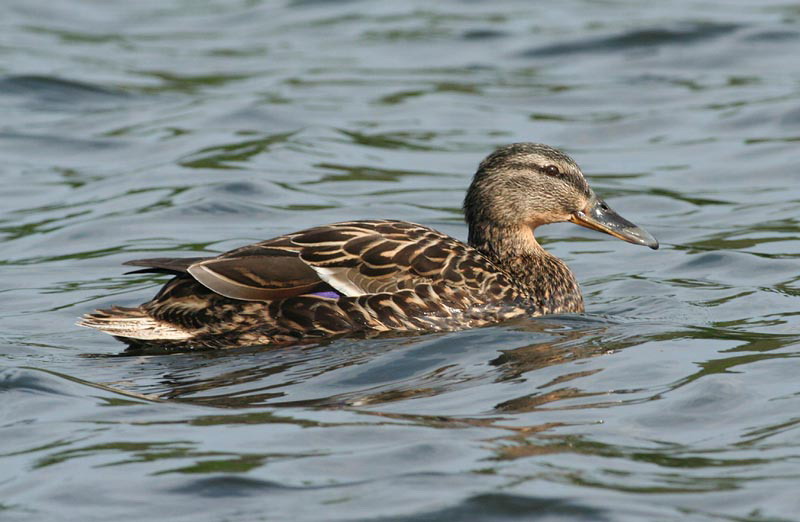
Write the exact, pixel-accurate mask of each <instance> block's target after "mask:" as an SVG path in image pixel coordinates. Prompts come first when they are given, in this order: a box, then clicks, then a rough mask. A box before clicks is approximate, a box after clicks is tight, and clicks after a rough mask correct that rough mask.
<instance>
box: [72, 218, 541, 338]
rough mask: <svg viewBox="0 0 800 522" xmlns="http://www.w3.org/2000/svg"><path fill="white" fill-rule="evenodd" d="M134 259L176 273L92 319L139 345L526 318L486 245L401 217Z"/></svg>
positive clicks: (314, 335) (459, 325) (465, 324)
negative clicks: (142, 296)
mask: <svg viewBox="0 0 800 522" xmlns="http://www.w3.org/2000/svg"><path fill="white" fill-rule="evenodd" d="M128 264H132V265H135V266H143V267H145V268H144V269H143V270H142V271H150V272H165V273H173V274H175V275H176V277H175V278H174V279H173V280H171V281H170V282H168V283H167V284H166V285H165V286H164V287H163V288H162V290H161V291H160V292H159V293H158V295H157V296H156V297H155V298H154V299H153V300H151V301H149V302H147V303H145V304H143V305H142V306H140V307H137V308H112V309H109V310H98V311H96V312H95V313H93V314H89V315H87V316H85V317H84V319H83V322H82V324H83V325H84V326H89V327H93V328H98V329H100V330H103V331H106V332H108V333H111V334H113V335H115V336H117V337H119V338H121V339H122V340H124V341H126V342H128V343H129V344H132V345H139V344H161V345H163V344H168V345H174V346H176V347H192V346H197V347H209V346H214V347H217V346H219V347H221V346H243V345H252V344H274V343H286V342H297V341H300V340H304V339H316V338H321V337H330V336H335V335H342V334H348V333H359V332H361V333H367V334H370V333H380V332H387V331H400V332H402V331H425V330H427V331H436V330H452V329H457V328H465V327H472V326H479V325H482V324H488V323H492V322H496V321H499V320H502V319H506V318H509V317H514V316H518V315H521V314H524V313H526V307H525V305H526V303H525V302H524V299H523V298H522V297H521V295H522V294H521V292H520V291H519V289H518V287H517V286H516V285H515V283H514V282H513V281H511V280H510V278H509V277H508V275H507V274H506V273H505V272H504V271H503V270H502V269H500V268H499V267H497V266H496V265H495V264H494V263H492V262H491V261H490V260H489V259H488V258H486V257H485V256H484V255H482V254H481V253H480V252H478V251H477V250H475V249H474V248H472V247H470V246H468V245H466V244H465V243H463V242H461V241H458V240H456V239H453V238H451V237H449V236H446V235H444V234H442V233H440V232H437V231H435V230H433V229H430V228H428V227H424V226H422V225H417V224H414V223H408V222H403V221H388V220H373V221H350V222H344V223H336V224H332V225H325V226H319V227H314V228H310V229H307V230H303V231H300V232H296V233H293V234H287V235H284V236H280V237H276V238H274V239H271V240H267V241H263V242H260V243H256V244H253V245H248V246H245V247H242V248H239V249H236V250H233V251H230V252H227V253H225V254H222V255H220V256H217V257H214V258H199V259H198V258H195V259H190V260H185V259H183V260H182V259H169V258H159V259H150V260H138V261H132V262H130V263H128Z"/></svg>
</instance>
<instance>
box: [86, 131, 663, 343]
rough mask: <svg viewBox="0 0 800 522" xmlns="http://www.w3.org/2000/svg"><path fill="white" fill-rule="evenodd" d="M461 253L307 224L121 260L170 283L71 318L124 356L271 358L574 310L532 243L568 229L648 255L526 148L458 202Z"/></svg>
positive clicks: (391, 224)
mask: <svg viewBox="0 0 800 522" xmlns="http://www.w3.org/2000/svg"><path fill="white" fill-rule="evenodd" d="M463 211H464V218H465V221H466V224H467V228H468V236H467V242H466V243H465V242H463V241H459V240H458V239H454V238H452V237H450V236H448V235H446V234H443V233H441V232H438V231H436V230H434V229H432V228H429V227H427V226H424V225H419V224H416V223H410V222H406V221H396V220H386V219H368V220H357V221H345V222H341V223H333V224H329V225H322V226H316V227H313V228H308V229H305V230H301V231H299V232H294V233H290V234H285V235H281V236H278V237H275V238H272V239H268V240H266V241H261V242H258V243H254V244H250V245H246V246H243V247H240V248H237V249H234V250H231V251H229V252H225V253H223V254H220V255H217V256H214V257H186V258H171V257H170V258H165V257H160V258H152V259H138V260H133V261H128V262H127V263H125V264H126V265H131V266H134V267H139V268H138V269H137V270H134V271H133V272H129V273H158V274H166V275H170V276H172V279H170V280H169V281H167V282H166V284H164V285H163V287H162V288H161V289H160V290H159V291H158V293H157V294H156V295H155V296H154V297H153V298H152V299H151V300H150V301H147V302H146V303H143V304H141V305H140V306H136V307H122V306H112V307H111V308H106V309H98V310H95V311H94V312H91V313H88V314H86V315H84V316H83V317H81V319H80V321H79V322H78V325H80V326H84V327H89V328H94V329H97V330H100V331H102V332H105V333H108V334H111V335H113V336H114V337H115V338H117V339H119V340H121V341H123V342H125V343H127V345H128V349H129V350H141V349H147V348H151V347H157V348H159V349H166V350H197V349H222V348H236V347H244V346H267V347H278V346H286V345H292V344H298V343H309V342H319V341H321V340H324V339H330V338H335V337H341V336H362V337H372V336H376V335H381V334H398V335H399V334H409V333H412V334H413V333H423V332H442V331H451V330H459V329H465V328H475V327H480V326H485V325H491V324H496V323H500V322H503V321H507V320H510V319H516V318H520V317H536V316H542V315H547V314H569V313H582V312H583V311H584V301H583V297H582V294H581V289H580V286H579V284H578V282H577V280H576V278H575V275H574V274H573V272H572V271H571V270H570V269H569V267H568V266H567V265H566V263H564V261H562V260H561V259H559V258H558V257H556V256H555V255H553V254H551V253H549V252H548V251H547V250H545V249H544V248H543V247H542V246H541V245H540V243H539V242H538V241H537V240H536V237H535V232H536V230H537V228H538V227H540V226H542V225H546V224H549V223H557V222H565V221H569V222H572V223H575V224H577V225H580V226H583V227H587V228H589V229H593V230H596V231H600V232H604V233H606V234H609V235H611V236H613V237H616V238H618V239H621V240H623V241H626V242H629V243H632V244H635V245H642V246H647V247H650V248H652V249H658V246H659V245H658V241H657V240H656V239H655V238H654V237H653V236H652V235H651V234H649V233H648V232H647V231H646V230H644V229H643V228H641V227H639V226H636V225H635V224H633V223H632V222H630V221H628V220H626V219H625V218H623V217H622V216H620V215H619V214H618V213H616V212H615V211H614V210H612V209H611V207H609V206H608V204H607V203H606V202H605V201H604V200H603V199H602V198H600V197H599V196H598V195H597V194H596V193H595V192H594V191H593V190H592V189H591V187H590V186H589V183H588V181H587V179H586V177H585V176H584V174H583V172H582V171H581V169H580V167H579V166H578V164H577V163H576V162H575V161H574V160H573V159H572V158H570V157H569V156H568V155H567V154H565V153H564V152H561V151H560V150H558V149H556V148H554V147H550V146H548V145H544V144H539V143H513V144H510V145H506V146H503V147H500V148H498V149H497V150H495V151H494V152H492V153H491V154H489V156H487V157H486V158H485V159H484V160H483V161H482V162H481V163H480V164H479V166H478V169H477V171H476V173H475V175H474V176H473V178H472V182H471V184H470V185H469V188H468V190H467V193H466V196H465V198H464V204H463Z"/></svg>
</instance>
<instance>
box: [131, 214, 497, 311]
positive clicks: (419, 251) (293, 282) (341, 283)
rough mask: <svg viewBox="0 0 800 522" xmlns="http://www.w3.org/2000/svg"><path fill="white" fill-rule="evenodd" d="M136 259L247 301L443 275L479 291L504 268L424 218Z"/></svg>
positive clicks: (407, 285)
mask: <svg viewBox="0 0 800 522" xmlns="http://www.w3.org/2000/svg"><path fill="white" fill-rule="evenodd" d="M130 264H134V265H136V266H145V267H149V268H151V269H156V270H161V271H173V272H184V271H185V272H188V273H189V274H190V275H191V276H192V277H193V278H194V279H196V280H197V281H198V282H199V283H201V284H202V285H204V286H205V287H206V288H208V289H209V290H211V291H213V292H216V293H218V294H220V295H223V296H225V297H229V298H232V299H240V300H248V301H268V300H274V299H282V298H286V297H291V296H296V295H301V294H307V293H311V292H315V291H321V290H330V289H334V290H337V291H338V292H339V293H341V294H343V295H346V296H358V295H364V294H375V293H381V292H397V291H400V290H404V289H413V288H415V287H417V285H419V284H423V283H425V284H436V283H440V282H441V283H444V284H446V285H448V286H461V285H466V286H469V287H472V288H473V289H477V290H480V289H481V288H482V287H483V286H485V283H486V281H483V279H486V277H487V276H489V277H490V276H491V274H496V273H497V270H496V269H495V268H494V267H492V266H491V262H490V261H488V260H487V259H486V258H484V257H483V256H481V255H480V254H479V253H477V252H476V251H475V250H473V249H472V248H471V247H469V246H467V245H465V244H464V243H462V242H461V241H458V240H456V239H453V238H451V237H449V236H446V235H444V234H442V233H440V232H437V231H435V230H432V229H430V228H427V227H424V226H422V225H416V224H414V223H407V222H402V221H388V220H386V221H383V220H374V221H351V222H344V223H336V224H332V225H325V226H320V227H314V228H310V229H307V230H303V231H300V232H296V233H294V234H287V235H284V236H279V237H276V238H274V239H270V240H267V241H262V242H260V243H255V244H252V245H247V246H244V247H241V248H237V249H235V250H232V251H230V252H227V253H224V254H222V255H220V256H218V257H214V258H195V259H191V260H189V261H186V260H184V261H181V260H175V259H156V260H142V261H134V262H131V263H130ZM482 268H484V270H481V269H482ZM465 269H466V273H464V270H465Z"/></svg>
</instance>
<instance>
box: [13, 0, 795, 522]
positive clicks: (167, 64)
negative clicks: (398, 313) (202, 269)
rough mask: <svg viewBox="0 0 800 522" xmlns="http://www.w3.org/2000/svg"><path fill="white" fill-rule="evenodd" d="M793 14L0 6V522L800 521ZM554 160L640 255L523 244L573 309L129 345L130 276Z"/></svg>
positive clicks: (136, 295) (135, 286)
mask: <svg viewBox="0 0 800 522" xmlns="http://www.w3.org/2000/svg"><path fill="white" fill-rule="evenodd" d="M798 23H800V9H798V8H797V6H796V5H795V4H793V3H791V2H788V1H784V2H780V1H769V2H760V1H734V2H731V1H726V2H721V1H717V2H696V1H690V0H683V1H676V2H669V3H655V2H651V3H642V2H633V1H629V0H628V1H626V0H614V1H605V2H590V1H579V0H570V1H565V2H557V3H555V2H551V3H533V2H523V1H518V2H502V3H488V2H468V1H460V2H459V1H446V2H435V3H432V2H422V1H408V2H366V1H349V2H344V1H342V2H335V1H290V2H268V1H258V0H242V1H232V0H231V1H221V0H218V1H212V0H208V1H203V2H195V1H191V2H189V1H181V0H171V1H167V2H164V1H161V0H159V1H140V2H90V1H88V0H87V1H74V2H61V3H52V2H43V1H30V0H24V1H23V0H12V1H9V2H6V3H5V4H4V8H3V16H2V17H0V114H2V121H0V176H1V178H0V179H2V181H3V184H2V191H1V192H0V234H1V237H2V242H3V243H2V244H3V251H2V255H0V263H1V264H2V270H0V289H1V291H2V294H0V296H2V305H0V339H2V343H0V358H1V359H0V364H1V365H2V367H1V368H0V383H2V384H0V390H2V400H0V412H2V413H0V419H1V420H0V441H2V442H0V459H2V460H0V470H1V471H0V518H2V519H3V520H4V521H5V520H8V521H18V520H26V521H27V520H109V519H114V520H146V519H158V520H176V521H180V520H186V521H188V520H191V521H193V522H197V521H205V520H208V521H217V520H229V521H234V520H241V521H245V520H247V521H250V520H261V519H263V520H366V519H377V518H389V519H392V520H419V521H421V520H447V519H451V520H531V519H537V520H538V519H541V520H609V521H611V520H613V521H621V520H648V521H653V520H675V519H681V520H701V521H702V520H708V521H718V520H737V521H741V520H747V521H762V520H764V521H766V520H770V521H776V520H792V519H796V518H797V513H798V511H799V510H800V502H799V501H798V498H797V484H798V479H800V433H799V432H798V423H800V417H799V416H798V413H797V412H798V411H800V386H799V385H798V380H797V362H796V358H797V357H798V355H800V331H799V330H798V325H799V324H800V320H799V319H798V316H799V315H800V299H798V298H799V297H800V270H798V267H799V266H800V265H799V264H798V257H800V254H798V253H800V240H798V234H800V221H799V220H798V204H799V203H800V190H799V189H798V188H797V186H798V185H797V183H798V179H800V178H799V177H798V168H799V167H800V157H798V155H797V146H798V141H800V61H798V60H797V53H798V45H800V27H798ZM530 140H534V141H541V142H545V143H549V144H552V145H556V146H559V147H563V148H564V149H566V150H567V151H568V152H570V153H571V154H572V155H573V156H574V157H575V158H576V159H577V161H578V162H579V163H580V164H581V165H582V166H583V168H584V170H585V171H586V172H587V174H588V175H589V177H590V180H591V182H592V184H593V186H594V188H595V189H596V190H597V191H598V192H599V193H600V194H601V195H603V196H604V197H605V198H606V199H607V200H608V201H609V202H610V203H611V204H612V205H613V206H614V207H615V208H616V209H617V210H618V211H619V212H620V213H621V214H622V215H624V216H626V217H627V218H629V219H631V220H633V221H634V222H636V223H637V224H641V225H643V226H645V227H646V228H647V229H648V230H650V231H651V232H652V233H654V235H656V236H657V237H658V238H659V240H661V243H662V249H661V250H659V251H658V252H652V251H650V250H648V249H646V248H641V247H635V246H632V245H629V244H625V243H623V242H620V241H616V240H614V239H612V238H610V237H607V236H601V235H600V234H597V233H594V232H591V231H588V230H584V229H579V228H578V227H575V226H573V225H570V224H563V225H554V226H550V227H546V228H544V229H542V231H541V233H540V234H541V236H542V238H543V241H544V242H545V243H546V245H547V246H548V248H549V249H551V250H552V251H553V252H554V253H556V254H557V255H559V256H560V257H562V258H564V259H566V260H567V261H568V262H569V264H570V266H571V267H572V268H573V269H574V271H575V272H576V273H577V275H578V277H579V279H580V281H581V282H582V285H583V288H584V293H585V297H586V301H587V313H586V314H585V315H581V316H555V317H547V318H542V319H536V320H527V321H518V322H514V323H510V324H503V325H498V326H495V327H490V328H482V329H477V330H472V331H464V332H455V333H448V334H436V335H424V336H412V337H402V338H396V339H380V340H348V339H342V340H337V341H334V342H331V343H328V344H322V345H318V346H309V347H294V348H287V349H281V350H263V349H262V350H258V349H248V350H239V351H235V352H225V353H219V352H208V353H195V354H179V355H162V356H146V357H144V356H142V357H129V356H119V355H120V353H121V351H122V349H123V345H121V344H119V343H116V342H115V341H114V340H113V339H111V338H110V337H108V336H105V335H103V334H100V333H97V332H93V331H89V330H85V329H79V328H76V327H74V326H73V323H74V321H75V319H76V318H77V316H79V315H80V314H82V313H85V312H87V311H90V310H92V309H94V308H95V307H99V306H106V305H109V304H111V303H115V304H121V305H133V304H137V303H139V302H142V301H144V300H146V299H148V298H149V297H150V296H151V295H152V294H153V293H154V292H155V290H156V289H157V287H158V285H159V281H161V279H159V278H158V277H156V276H149V275H145V276H143V275H136V276H125V275H123V272H124V271H125V270H124V267H122V266H120V264H121V263H122V262H123V261H125V260H128V259H132V258H138V257H148V256H158V255H185V256H191V255H198V253H213V252H220V251H224V250H227V249H230V248H233V247H236V246H240V245H242V244H245V243H247V242H250V241H255V240H258V239H263V238H268V237H272V236H275V235H277V234H281V233H285V232H290V231H293V230H297V229H299V228H302V227H306V226H311V225H314V224H320V223H328V222H334V221H338V220H344V219H351V218H396V219H406V220H411V221H416V222H420V223H424V224H426V225H430V226H433V227H435V228H438V229H440V230H442V231H444V232H447V233H449V234H452V235H454V236H456V237H460V238H463V237H464V235H465V227H464V225H463V224H462V221H461V216H460V212H459V207H460V203H461V198H462V196H463V191H464V189H465V188H466V186H467V184H468V182H469V179H470V176H471V174H472V173H473V172H474V169H475V166H476V165H477V162H478V161H479V160H480V159H481V158H483V156H485V155H486V154H487V153H488V152H489V151H490V150H491V149H492V148H493V147H494V146H496V145H500V144H505V143H510V142H514V141H530Z"/></svg>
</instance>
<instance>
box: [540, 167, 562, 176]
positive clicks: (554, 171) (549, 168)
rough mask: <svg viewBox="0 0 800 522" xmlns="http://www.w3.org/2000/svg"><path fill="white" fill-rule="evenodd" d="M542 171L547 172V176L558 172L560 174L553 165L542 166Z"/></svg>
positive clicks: (556, 174) (555, 174)
mask: <svg viewBox="0 0 800 522" xmlns="http://www.w3.org/2000/svg"><path fill="white" fill-rule="evenodd" d="M544 173H545V174H547V175H548V176H558V175H559V174H561V171H560V170H558V167H556V166H555V165H548V166H546V167H545V168H544Z"/></svg>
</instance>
